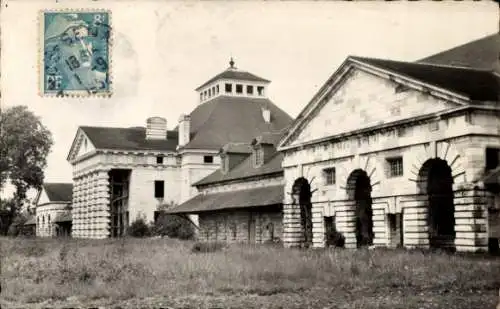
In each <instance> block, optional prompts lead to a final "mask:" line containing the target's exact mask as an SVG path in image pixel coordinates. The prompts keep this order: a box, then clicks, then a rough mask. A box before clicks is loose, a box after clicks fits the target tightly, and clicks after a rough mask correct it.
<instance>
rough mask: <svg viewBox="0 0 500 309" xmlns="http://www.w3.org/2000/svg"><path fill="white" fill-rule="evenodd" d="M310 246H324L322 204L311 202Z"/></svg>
mask: <svg viewBox="0 0 500 309" xmlns="http://www.w3.org/2000/svg"><path fill="white" fill-rule="evenodd" d="M312 234H313V239H312V242H313V243H312V246H313V247H314V248H323V247H325V243H326V241H325V220H324V218H323V206H322V205H321V204H320V205H318V204H313V207H312Z"/></svg>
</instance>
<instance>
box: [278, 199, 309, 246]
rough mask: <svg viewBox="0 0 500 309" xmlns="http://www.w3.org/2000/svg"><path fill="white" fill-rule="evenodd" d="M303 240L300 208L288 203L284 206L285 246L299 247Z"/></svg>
mask: <svg viewBox="0 0 500 309" xmlns="http://www.w3.org/2000/svg"><path fill="white" fill-rule="evenodd" d="M303 238H304V237H303V234H302V227H301V223H300V206H299V205H294V204H291V203H289V201H286V202H285V203H284V205H283V245H284V246H285V247H287V248H291V247H298V246H300V244H301V243H302V242H303Z"/></svg>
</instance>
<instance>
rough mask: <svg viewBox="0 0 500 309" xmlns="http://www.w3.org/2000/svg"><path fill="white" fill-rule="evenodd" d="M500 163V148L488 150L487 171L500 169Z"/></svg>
mask: <svg viewBox="0 0 500 309" xmlns="http://www.w3.org/2000/svg"><path fill="white" fill-rule="evenodd" d="M499 161H500V149H499V148H486V170H493V169H495V168H497V167H498V165H499Z"/></svg>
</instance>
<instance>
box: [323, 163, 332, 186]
mask: <svg viewBox="0 0 500 309" xmlns="http://www.w3.org/2000/svg"><path fill="white" fill-rule="evenodd" d="M323 175H324V177H325V184H326V185H334V184H335V168H334V167H331V168H326V169H324V170H323Z"/></svg>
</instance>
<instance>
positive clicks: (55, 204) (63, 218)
mask: <svg viewBox="0 0 500 309" xmlns="http://www.w3.org/2000/svg"><path fill="white" fill-rule="evenodd" d="M72 190H73V185H72V184H71V183H44V184H43V185H42V188H41V190H40V191H39V192H38V194H37V196H36V198H35V204H36V210H35V216H34V217H33V218H32V219H31V220H29V221H30V222H29V223H35V224H36V236H39V237H53V236H69V235H70V234H71V202H72Z"/></svg>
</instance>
